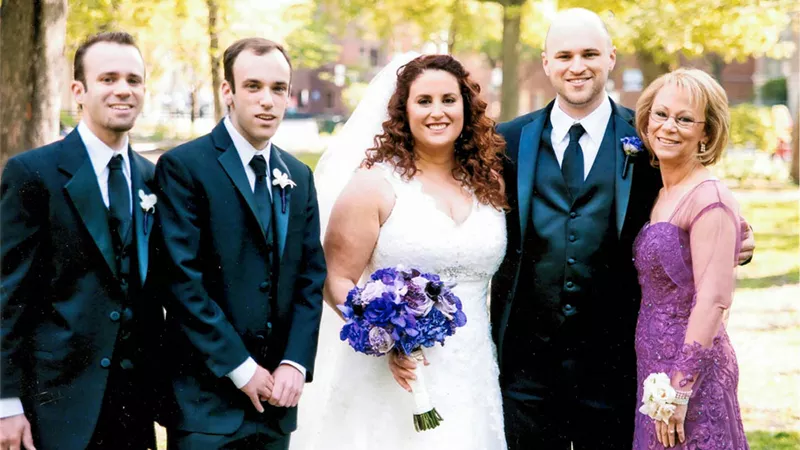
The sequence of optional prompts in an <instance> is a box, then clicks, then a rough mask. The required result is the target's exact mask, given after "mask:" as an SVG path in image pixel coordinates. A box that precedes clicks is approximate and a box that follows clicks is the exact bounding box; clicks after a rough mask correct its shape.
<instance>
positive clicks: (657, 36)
mask: <svg viewBox="0 0 800 450" xmlns="http://www.w3.org/2000/svg"><path fill="white" fill-rule="evenodd" d="M794 2H795V0H772V1H765V0H639V1H636V2H629V1H626V0H599V1H598V0H591V1H589V0H562V1H561V2H560V3H559V7H562V8H566V7H583V8H587V9H591V10H593V11H595V12H597V13H599V14H600V15H601V17H603V19H604V20H605V21H606V23H607V25H608V28H609V31H610V32H611V34H612V37H613V38H614V44H615V45H616V46H617V48H618V49H619V51H621V52H624V53H627V54H635V55H636V57H637V60H638V62H639V65H640V68H641V69H642V73H643V74H644V77H645V83H649V82H650V81H652V80H653V79H655V78H656V77H658V76H659V75H661V74H662V73H665V72H668V71H669V70H671V69H674V68H676V67H678V65H679V62H680V57H681V55H683V56H685V57H688V58H696V57H709V56H710V55H712V54H713V55H718V56H719V57H720V58H722V60H723V61H724V62H731V61H733V60H740V61H741V60H744V59H746V58H747V57H749V56H762V55H767V56H772V57H785V56H787V55H788V54H789V52H790V51H791V50H792V47H791V45H787V44H785V43H779V36H780V33H781V32H782V31H783V30H785V29H786V26H787V25H788V23H789V14H788V13H789V10H790V7H792V5H794ZM721 62H722V61H713V60H712V61H711V63H712V67H713V66H714V64H715V63H716V64H717V65H719V64H720V63H721Z"/></svg>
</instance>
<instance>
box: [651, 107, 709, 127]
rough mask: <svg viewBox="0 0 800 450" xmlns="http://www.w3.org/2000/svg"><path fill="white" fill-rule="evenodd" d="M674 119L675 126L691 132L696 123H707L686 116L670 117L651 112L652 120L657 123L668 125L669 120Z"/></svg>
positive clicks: (665, 114) (662, 112)
mask: <svg viewBox="0 0 800 450" xmlns="http://www.w3.org/2000/svg"><path fill="white" fill-rule="evenodd" d="M669 119H672V120H673V121H674V122H675V125H676V126H677V127H678V128H680V129H682V130H691V129H692V127H693V126H694V124H696V123H705V121H702V120H694V119H692V118H691V117H686V116H677V117H676V116H670V115H669V114H667V113H666V112H664V111H654V110H652V109H651V110H650V120H652V121H653V122H656V123H666V122H667V120H669Z"/></svg>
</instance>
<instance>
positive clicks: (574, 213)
mask: <svg viewBox="0 0 800 450" xmlns="http://www.w3.org/2000/svg"><path fill="white" fill-rule="evenodd" d="M576 217H578V213H576V212H575V211H573V212H571V213H569V218H570V219H574V218H576Z"/></svg>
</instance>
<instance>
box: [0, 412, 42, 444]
mask: <svg viewBox="0 0 800 450" xmlns="http://www.w3.org/2000/svg"><path fill="white" fill-rule="evenodd" d="M20 443H21V444H22V445H23V446H25V448H26V449H28V450H36V448H35V447H34V446H33V435H32V434H31V424H30V423H29V422H28V419H27V418H26V417H25V414H17V415H16V416H10V417H5V418H2V419H0V450H6V449H9V450H19V449H20Z"/></svg>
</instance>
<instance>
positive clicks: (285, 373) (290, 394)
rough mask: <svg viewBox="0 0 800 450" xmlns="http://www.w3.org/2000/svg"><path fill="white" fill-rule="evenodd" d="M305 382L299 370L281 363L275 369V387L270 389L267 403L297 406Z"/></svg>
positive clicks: (286, 406)
mask: <svg viewBox="0 0 800 450" xmlns="http://www.w3.org/2000/svg"><path fill="white" fill-rule="evenodd" d="M305 382H306V379H305V377H304V376H303V374H302V373H300V371H299V370H297V369H296V368H295V367H293V366H291V365H289V364H281V365H280V366H278V368H277V369H275V387H274V388H273V389H272V396H271V397H270V399H269V404H270V405H272V406H280V407H285V408H292V407H295V406H297V402H298V401H299V400H300V394H302V393H303V386H304V385H305Z"/></svg>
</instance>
